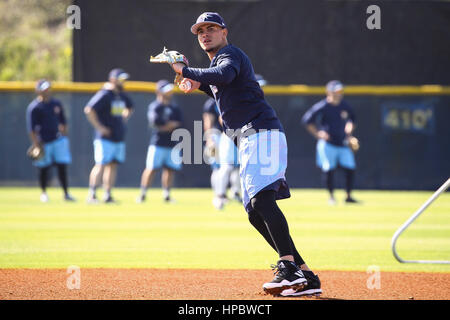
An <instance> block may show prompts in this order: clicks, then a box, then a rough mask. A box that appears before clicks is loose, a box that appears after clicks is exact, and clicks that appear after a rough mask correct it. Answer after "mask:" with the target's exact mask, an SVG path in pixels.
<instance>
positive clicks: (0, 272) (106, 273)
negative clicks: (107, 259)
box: [0, 269, 450, 300]
mask: <svg viewBox="0 0 450 320" xmlns="http://www.w3.org/2000/svg"><path fill="white" fill-rule="evenodd" d="M318 274H319V276H320V278H321V280H322V289H323V294H322V296H321V297H320V298H319V299H345V300H347V299H358V300H366V299H370V300H379V299H383V300H399V299H400V300H408V299H415V300H422V299H432V300H448V299H450V274H449V273H400V272H398V273H396V272H381V273H380V277H379V282H378V283H377V282H376V281H370V280H369V283H370V284H372V286H375V287H374V288H373V289H368V285H367V282H368V279H369V277H370V276H371V275H370V274H367V273H365V272H344V271H320V272H318ZM271 276H272V273H271V271H270V270H268V271H261V270H191V269H81V270H80V277H79V279H80V282H79V284H80V289H69V288H68V286H67V282H68V279H69V277H70V274H69V273H67V270H63V269H47V270H41V269H0V299H2V300H5V299H6V300H11V299H17V300H21V299H32V300H34V299H37V300H43V299H44V300H52V299H63V300H65V299H83V300H97V299H126V300H129V299H132V300H134V299H149V300H153V299H156V300H221V299H224V300H265V299H284V300H285V299H287V298H282V297H277V298H274V297H272V296H269V295H266V294H264V293H263V292H262V290H261V286H262V284H263V283H264V282H266V281H267V280H269V279H271ZM372 280H374V278H372ZM375 280H376V279H375ZM180 283H183V285H182V286H180ZM69 284H70V283H69ZM74 284H76V282H72V285H74ZM174 284H177V285H174ZM377 287H379V289H377ZM180 288H182V289H180ZM290 299H298V298H290ZM302 299H308V298H302ZM309 299H316V298H309Z"/></svg>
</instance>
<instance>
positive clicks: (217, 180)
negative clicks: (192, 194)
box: [203, 98, 242, 210]
mask: <svg viewBox="0 0 450 320" xmlns="http://www.w3.org/2000/svg"><path fill="white" fill-rule="evenodd" d="M221 122H222V118H221V117H220V112H219V109H218V107H217V104H216V100H214V99H213V98H208V100H206V102H205V104H204V107H203V129H204V131H205V138H206V145H205V160H206V161H207V162H208V163H209V164H210V165H211V169H212V173H211V186H212V188H213V191H214V198H213V205H214V207H215V208H216V209H219V210H221V209H223V207H224V206H225V204H226V203H227V202H228V197H227V195H226V191H227V188H228V185H230V189H231V193H232V197H233V199H235V200H237V201H239V202H241V201H242V198H241V194H240V190H241V185H240V181H239V162H238V159H237V158H238V156H237V148H236V146H235V145H234V143H233V141H232V140H231V139H230V138H229V137H228V136H227V135H226V134H224V133H223V128H222V124H221Z"/></svg>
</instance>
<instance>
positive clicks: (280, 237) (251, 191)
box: [171, 12, 321, 295]
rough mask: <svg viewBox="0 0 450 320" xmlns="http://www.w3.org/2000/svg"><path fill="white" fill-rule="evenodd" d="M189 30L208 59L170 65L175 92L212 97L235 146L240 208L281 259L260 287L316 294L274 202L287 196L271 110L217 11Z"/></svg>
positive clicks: (280, 133)
mask: <svg viewBox="0 0 450 320" xmlns="http://www.w3.org/2000/svg"><path fill="white" fill-rule="evenodd" d="M191 32H192V33H193V34H195V35H196V36H197V40H198V42H199V45H200V47H201V48H202V49H203V50H204V51H205V53H206V54H207V55H208V57H209V59H210V60H211V64H210V66H209V67H208V68H191V67H188V66H186V64H184V63H180V62H175V63H172V64H171V66H172V68H173V70H174V71H175V72H176V73H177V74H180V75H182V77H183V80H182V81H181V83H180V89H181V90H183V91H184V92H185V93H189V92H192V91H194V90H196V89H200V90H202V91H204V92H205V93H206V94H208V95H209V96H211V97H214V98H215V100H216V103H217V105H218V107H219V110H220V115H221V117H222V120H223V126H224V128H225V132H226V133H227V135H228V136H231V138H232V139H233V141H235V143H236V144H237V146H238V150H239V163H240V180H241V189H242V193H243V204H244V207H245V209H246V211H247V213H248V217H249V220H250V223H251V224H252V225H253V226H254V227H255V228H256V230H258V232H259V233H260V234H261V235H262V236H263V237H264V239H265V240H266V241H267V242H268V243H269V244H270V245H271V246H272V248H273V249H275V250H276V251H277V253H278V255H279V257H280V258H279V261H278V262H277V265H276V266H274V269H275V270H276V272H275V277H274V278H273V280H272V281H270V282H267V283H264V285H263V289H264V290H265V291H266V292H268V293H269V294H273V295H278V294H289V295H290V294H295V295H302V294H305V292H307V291H308V290H317V291H315V292H314V293H318V292H319V291H320V292H321V289H320V281H319V278H318V277H317V276H316V275H314V273H313V272H312V271H310V269H309V268H308V266H307V265H306V264H305V262H304V261H303V259H302V257H301V256H300V254H299V253H298V251H297V250H296V248H295V245H294V242H293V241H292V238H291V236H290V234H289V227H288V224H287V221H286V219H285V216H284V214H283V212H282V211H281V210H280V208H279V207H278V205H277V203H276V200H279V199H285V198H288V197H290V192H289V187H288V185H287V183H286V179H285V171H286V167H287V143H286V137H285V134H284V130H283V126H282V125H281V123H280V121H279V119H278V117H277V115H276V113H275V111H274V109H273V108H272V107H271V106H270V105H269V104H268V103H267V102H266V100H265V99H264V93H263V91H262V90H261V87H260V86H259V84H258V82H257V81H256V79H255V74H254V71H253V67H252V64H251V62H250V59H249V58H248V57H247V55H246V54H245V53H244V52H243V51H242V50H240V49H239V48H237V47H235V46H234V45H231V44H229V43H228V40H227V35H228V28H227V26H226V25H225V22H224V20H223V19H222V17H221V16H220V15H219V14H218V13H215V12H205V13H203V14H201V15H200V16H199V17H198V18H197V21H196V23H195V24H194V25H192V27H191ZM266 156H267V158H266ZM269 167H270V168H269ZM308 286H309V287H308Z"/></svg>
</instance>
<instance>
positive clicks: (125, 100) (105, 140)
mask: <svg viewBox="0 0 450 320" xmlns="http://www.w3.org/2000/svg"><path fill="white" fill-rule="evenodd" d="M128 78H129V75H128V74H127V73H126V72H125V71H124V70H122V69H118V68H117V69H113V70H111V72H110V73H109V80H108V82H106V83H105V84H104V86H103V88H102V89H101V90H100V91H98V92H97V93H96V94H95V95H94V96H93V97H92V98H91V100H89V102H88V103H87V105H86V107H85V108H84V112H85V114H86V117H87V119H88V121H89V122H90V123H91V124H92V126H93V127H94V129H95V138H94V159H95V165H94V167H93V168H92V170H91V173H90V176H89V194H88V198H87V202H88V203H97V202H98V200H97V196H96V189H97V186H98V185H99V182H100V181H99V180H100V178H103V189H104V197H103V201H104V202H105V203H114V202H115V200H114V198H113V197H112V194H111V189H112V187H113V186H114V183H115V179H116V175H117V166H118V164H119V163H123V162H124V161H125V141H124V140H125V131H126V122H127V121H128V119H129V118H130V116H131V114H132V113H133V103H132V101H131V99H130V98H129V97H128V95H127V94H125V92H124V90H123V85H124V83H125V81H126V80H127V79H128Z"/></svg>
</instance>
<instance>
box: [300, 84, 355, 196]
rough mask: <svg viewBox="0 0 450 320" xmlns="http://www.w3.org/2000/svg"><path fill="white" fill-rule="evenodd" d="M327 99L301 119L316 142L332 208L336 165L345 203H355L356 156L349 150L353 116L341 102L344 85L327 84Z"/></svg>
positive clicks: (318, 161)
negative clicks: (342, 176)
mask: <svg viewBox="0 0 450 320" xmlns="http://www.w3.org/2000/svg"><path fill="white" fill-rule="evenodd" d="M326 90H327V96H326V98H325V99H323V100H320V101H319V102H317V103H316V104H315V105H313V106H312V107H311V108H310V109H309V110H308V111H307V112H306V113H305V114H304V116H303V118H302V123H303V124H304V125H305V126H306V129H307V130H308V131H309V132H310V133H311V135H312V136H314V137H315V138H316V139H317V146H316V162H317V165H318V167H320V168H321V169H322V171H323V172H324V173H325V177H326V185H327V189H328V191H329V194H330V199H329V203H330V204H332V205H334V204H335V203H336V200H335V198H334V195H333V191H334V175H335V171H336V169H337V166H338V165H339V166H340V167H342V168H343V169H344V171H345V177H346V179H345V180H346V192H347V198H346V200H345V202H347V203H356V202H357V201H356V200H355V199H353V198H352V196H351V192H352V188H353V179H354V172H355V168H356V164H355V157H354V155H353V152H352V151H351V149H350V148H349V147H348V139H349V138H350V137H351V135H352V132H353V130H354V127H355V126H354V123H355V113H354V112H353V109H352V108H351V107H350V106H349V105H348V104H347V103H346V102H345V101H344V100H343V90H344V86H343V85H342V83H341V82H339V81H337V80H333V81H330V82H329V83H328V84H327V86H326Z"/></svg>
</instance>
